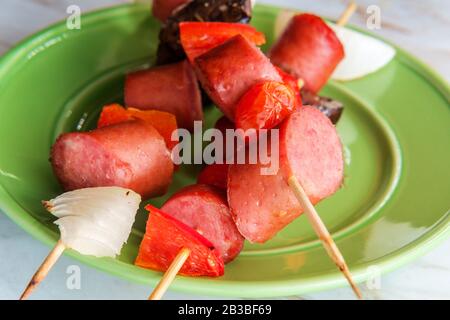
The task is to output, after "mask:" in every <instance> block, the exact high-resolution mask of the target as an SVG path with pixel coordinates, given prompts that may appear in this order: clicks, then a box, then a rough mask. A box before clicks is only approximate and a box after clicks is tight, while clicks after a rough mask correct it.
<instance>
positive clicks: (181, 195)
mask: <svg viewBox="0 0 450 320" xmlns="http://www.w3.org/2000/svg"><path fill="white" fill-rule="evenodd" d="M161 210H162V211H164V212H165V213H168V214H170V215H171V216H172V217H174V218H175V219H177V220H179V221H181V222H183V223H184V224H186V225H188V226H189V227H191V228H193V229H194V230H196V231H197V232H198V233H200V234H201V235H202V236H204V237H205V238H206V239H208V240H209V241H211V242H212V244H213V245H214V247H215V248H217V249H218V250H219V252H220V254H221V255H222V258H223V261H224V262H225V263H228V262H230V261H231V260H233V259H234V258H235V257H236V256H237V255H238V254H239V252H241V250H242V247H243V245H244V238H243V237H242V235H241V234H240V233H239V231H238V229H237V228H236V225H235V224H234V221H233V218H232V217H231V214H230V209H229V208H228V204H227V200H226V197H225V194H224V193H222V191H220V190H219V189H217V188H215V187H212V186H207V185H203V184H196V185H192V186H188V187H186V188H183V189H182V190H180V191H178V192H177V193H175V194H174V195H173V196H172V197H171V198H169V200H167V202H166V203H165V204H164V205H163V206H162V208H161Z"/></svg>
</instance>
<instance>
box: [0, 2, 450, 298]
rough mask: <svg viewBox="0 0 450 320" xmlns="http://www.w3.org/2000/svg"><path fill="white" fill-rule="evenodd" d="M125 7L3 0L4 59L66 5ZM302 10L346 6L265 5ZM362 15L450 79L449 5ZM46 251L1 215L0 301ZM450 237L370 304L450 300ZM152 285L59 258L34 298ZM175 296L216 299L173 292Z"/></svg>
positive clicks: (127, 292)
mask: <svg viewBox="0 0 450 320" xmlns="http://www.w3.org/2000/svg"><path fill="white" fill-rule="evenodd" d="M123 2H126V1H124V0H72V1H68V0H1V8H2V9H1V10H0V54H2V53H4V52H5V51H6V50H8V49H9V48H10V47H11V46H13V45H14V44H15V43H16V42H18V41H19V40H20V39H22V38H23V37H25V36H27V35H29V34H31V33H33V32H35V31H37V30H39V29H40V28H43V27H45V26H47V25H48V24H49V23H52V22H55V21H58V20H60V19H63V18H65V17H66V14H65V10H66V7H67V6H68V5H69V4H78V5H80V7H81V8H82V10H83V11H87V10H91V9H94V8H99V7H103V6H108V5H113V4H117V3H123ZM260 2H262V3H263V2H264V3H272V4H277V5H279V6H286V7H291V8H298V9H300V10H305V11H311V12H315V13H318V14H321V15H324V16H328V17H336V16H338V15H339V13H340V12H341V11H342V10H343V8H344V7H345V5H346V1H339V0H316V1H311V0H278V1H275V0H272V1H269V0H266V1H262V0H260ZM357 2H358V3H359V4H360V10H359V11H358V13H357V14H356V15H355V16H354V17H353V18H352V19H351V23H353V24H355V25H359V26H365V7H366V6H367V5H370V4H377V5H379V6H380V8H381V12H382V21H383V27H382V29H381V30H378V31H376V32H377V33H379V34H380V35H382V36H384V37H385V38H387V39H390V40H391V41H393V42H395V43H396V44H398V45H400V46H401V47H403V48H405V49H407V50H409V51H410V52H412V53H414V54H415V55H416V56H418V57H420V58H421V59H422V60H424V61H425V62H426V63H428V64H429V65H431V66H432V67H434V69H436V70H437V71H438V72H439V73H441V75H442V76H443V77H444V78H446V79H447V81H449V80H450V63H449V58H450V33H449V32H448V31H449V26H450V1H448V0H429V1H421V0H414V1H413V0H369V1H368V0H360V1H357ZM48 250H49V248H48V247H46V246H44V245H43V244H41V243H40V242H38V241H36V240H35V239H33V238H32V237H31V236H29V235H28V234H26V233H25V232H24V231H23V230H22V229H20V228H19V227H17V226H16V225H15V224H13V223H12V222H11V221H10V220H9V219H8V218H7V217H6V216H5V215H4V214H3V213H0V299H16V298H17V297H18V295H19V294H20V292H21V290H22V289H23V286H24V285H25V283H26V282H27V281H28V280H29V277H30V276H31V274H32V273H33V272H34V270H35V268H36V267H37V266H38V265H39V263H40V262H41V261H42V259H43V258H44V257H45V256H46V254H47V253H48ZM449 252H450V240H447V241H446V242H444V243H443V244H441V245H440V246H439V247H437V248H435V249H434V250H433V251H431V252H430V253H428V254H427V255H425V256H424V257H422V258H420V259H418V260H416V261H415V262H413V263H410V264H409V265H407V266H405V267H403V268H401V269H399V270H397V271H394V272H392V273H390V274H388V275H385V276H383V277H382V278H381V286H380V289H379V290H368V289H367V288H366V286H365V285H364V284H363V285H362V288H363V290H364V291H365V295H366V296H367V297H369V298H372V299H450V255H449ZM69 265H79V266H80V268H81V275H82V277H81V279H82V280H81V289H79V290H69V289H67V287H66V279H67V277H68V275H67V274H66V270H67V267H68V266H69ZM149 291H150V288H148V287H145V286H142V285H137V284H134V283H130V282H127V281H124V280H121V279H119V278H115V277H113V276H110V275H108V274H105V273H102V272H99V271H97V270H95V269H92V268H90V267H87V266H85V265H80V264H79V263H78V262H77V261H75V260H73V259H71V258H68V257H62V259H61V260H60V261H59V262H58V264H57V265H56V266H55V268H54V269H53V270H52V272H51V273H50V274H49V276H48V277H47V279H46V280H45V281H44V282H43V283H42V285H41V287H40V290H37V291H36V293H35V294H34V295H33V296H32V298H33V299H143V298H145V297H146V296H147V295H148V293H149ZM166 298H170V299H178V298H183V299H211V298H214V297H202V296H193V295H186V294H178V293H174V292H169V294H168V295H166ZM297 298H298V299H352V298H353V295H352V292H351V291H350V290H349V289H348V288H342V289H337V290H330V291H325V292H321V293H315V294H310V295H305V296H302V297H295V299H297Z"/></svg>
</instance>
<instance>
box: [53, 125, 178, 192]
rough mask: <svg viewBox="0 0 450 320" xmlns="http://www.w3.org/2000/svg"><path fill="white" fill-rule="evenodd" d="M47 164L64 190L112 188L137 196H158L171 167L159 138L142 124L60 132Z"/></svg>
mask: <svg viewBox="0 0 450 320" xmlns="http://www.w3.org/2000/svg"><path fill="white" fill-rule="evenodd" d="M51 163H52V166H53V171H54V172H55V175H56V177H57V178H58V180H59V181H60V183H61V185H62V186H63V187H64V189H65V190H75V189H81V188H88V187H104V186H118V187H123V188H129V189H132V190H134V191H135V192H137V193H139V194H141V195H142V197H143V198H149V197H154V196H160V195H163V194H164V193H165V192H166V191H167V188H168V186H169V184H170V183H171V180H172V174H173V169H174V168H173V163H172V160H171V158H170V153H169V151H168V149H167V147H166V144H165V142H164V139H163V138H162V136H161V135H160V134H159V133H158V131H156V129H155V128H153V127H152V126H150V125H148V124H147V123H145V122H144V121H142V120H132V121H128V122H123V123H119V124H114V125H110V126H107V127H104V128H101V129H96V130H93V131H90V132H74V133H66V134H62V135H61V136H60V137H59V138H58V139H57V141H56V142H55V144H54V145H53V147H52V150H51Z"/></svg>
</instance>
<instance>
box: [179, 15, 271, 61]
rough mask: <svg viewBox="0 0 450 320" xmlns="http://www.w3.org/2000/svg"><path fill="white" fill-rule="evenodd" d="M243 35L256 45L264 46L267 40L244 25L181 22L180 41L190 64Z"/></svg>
mask: <svg viewBox="0 0 450 320" xmlns="http://www.w3.org/2000/svg"><path fill="white" fill-rule="evenodd" d="M238 34H240V35H242V36H243V37H244V38H246V39H247V40H248V41H249V42H252V43H254V44H255V45H257V46H259V45H263V44H264V43H265V42H266V38H265V36H264V34H263V33H261V32H259V31H257V30H256V29H255V28H254V27H252V26H249V25H247V24H243V23H226V22H181V23H180V40H181V44H182V46H183V48H184V51H185V52H186V55H187V56H188V59H189V61H190V62H193V61H194V59H195V58H196V57H198V56H200V55H202V54H203V53H205V52H207V51H209V50H211V49H212V48H214V47H217V46H218V45H221V44H222V43H224V42H225V41H227V40H228V39H230V38H232V37H234V36H236V35H238Z"/></svg>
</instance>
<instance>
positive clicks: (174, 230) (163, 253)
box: [135, 205, 224, 277]
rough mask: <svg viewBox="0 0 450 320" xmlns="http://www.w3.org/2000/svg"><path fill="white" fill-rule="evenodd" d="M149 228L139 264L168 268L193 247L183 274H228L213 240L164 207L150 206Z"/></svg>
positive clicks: (139, 255) (215, 275)
mask: <svg viewBox="0 0 450 320" xmlns="http://www.w3.org/2000/svg"><path fill="white" fill-rule="evenodd" d="M145 208H146V209H147V210H148V211H149V212H150V214H149V218H148V220H147V228H146V231H145V235H144V239H143V240H142V242H141V246H140V248H139V253H138V256H137V258H136V261H135V265H137V266H140V267H143V268H147V269H153V270H158V271H163V272H164V271H166V270H167V269H168V268H169V266H170V264H171V263H172V261H173V260H174V259H175V257H176V255H177V254H178V252H179V251H180V250H181V249H182V248H188V249H190V250H191V253H190V255H189V258H188V259H187V260H186V262H185V263H184V265H183V267H182V268H181V270H180V272H179V274H181V275H186V276H195V277H196V276H209V277H219V276H221V275H223V274H224V263H223V260H222V258H221V255H220V253H219V251H218V250H217V249H215V248H214V246H213V245H212V243H211V242H210V241H209V240H207V239H206V238H205V237H203V236H202V235H201V234H199V233H198V232H197V231H195V230H194V229H192V228H190V227H188V226H187V225H185V224H184V223H181V222H180V221H178V220H176V219H175V218H173V217H171V216H170V215H168V214H166V213H164V212H162V211H161V210H159V209H157V208H155V207H153V206H151V205H147V206H146V207H145Z"/></svg>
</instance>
